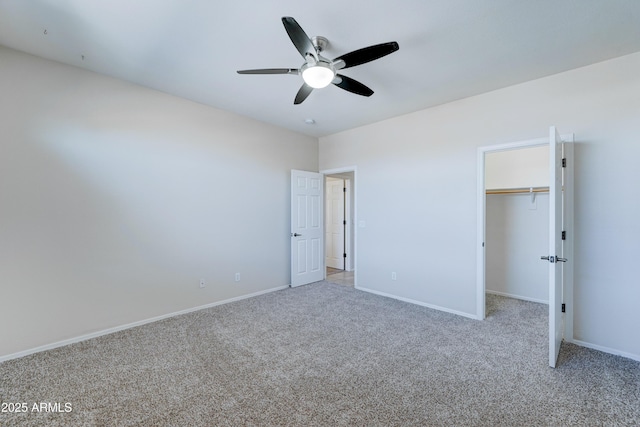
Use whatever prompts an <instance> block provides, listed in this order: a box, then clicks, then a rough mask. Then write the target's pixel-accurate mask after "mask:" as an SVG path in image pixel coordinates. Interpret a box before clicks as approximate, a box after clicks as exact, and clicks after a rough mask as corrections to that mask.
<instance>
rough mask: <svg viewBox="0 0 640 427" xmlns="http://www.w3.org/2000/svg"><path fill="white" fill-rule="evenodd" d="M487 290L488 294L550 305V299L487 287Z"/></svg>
mask: <svg viewBox="0 0 640 427" xmlns="http://www.w3.org/2000/svg"><path fill="white" fill-rule="evenodd" d="M485 292H486V293H488V294H493V295H500V296H501V297H508V298H515V299H521V300H523V301H531V302H538V303H540V304H547V305H549V301H547V300H543V299H537V298H529V297H523V296H522V295H515V294H510V293H507V292H498V291H490V290H489V289H487V290H486V291H485Z"/></svg>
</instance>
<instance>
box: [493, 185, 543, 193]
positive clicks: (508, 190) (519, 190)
mask: <svg viewBox="0 0 640 427" xmlns="http://www.w3.org/2000/svg"><path fill="white" fill-rule="evenodd" d="M548 192H549V187H522V188H493V189H487V194H521V193H522V194H529V193H548Z"/></svg>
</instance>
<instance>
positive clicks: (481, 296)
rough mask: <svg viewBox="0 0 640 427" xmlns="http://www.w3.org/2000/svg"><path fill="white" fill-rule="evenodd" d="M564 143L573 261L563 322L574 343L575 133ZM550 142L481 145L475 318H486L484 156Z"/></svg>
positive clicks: (568, 273) (568, 248)
mask: <svg viewBox="0 0 640 427" xmlns="http://www.w3.org/2000/svg"><path fill="white" fill-rule="evenodd" d="M560 137H561V139H562V142H563V143H565V144H564V149H565V157H567V158H568V159H570V160H571V161H569V163H568V164H567V168H566V170H565V177H566V183H565V196H566V197H565V201H566V203H565V221H566V223H565V225H564V229H565V231H566V232H567V236H568V238H567V240H566V241H565V247H564V249H565V254H566V258H568V259H570V260H571V261H572V262H570V263H567V264H568V265H567V266H566V267H569V268H565V270H564V280H563V282H564V283H563V299H564V302H565V304H566V312H565V321H564V339H565V341H568V342H571V341H572V340H573V267H572V266H573V242H574V238H573V236H574V234H573V185H574V183H573V168H574V165H573V163H574V161H575V158H574V156H573V142H574V135H573V134H565V135H561V136H560ZM544 145H549V137H548V136H547V137H543V138H535V139H529V140H524V141H517V142H511V143H506V144H496V145H489V146H484V147H478V152H477V169H476V170H477V180H476V182H477V193H476V199H477V205H476V206H477V213H476V220H477V222H476V232H477V245H478V246H477V248H478V250H477V253H476V303H477V305H476V318H477V319H480V320H484V319H485V317H486V301H485V294H486V283H485V272H486V256H485V247H484V244H485V241H486V240H485V239H486V186H485V156H486V154H487V153H492V152H498V151H509V150H517V149H520V148H532V147H538V146H544Z"/></svg>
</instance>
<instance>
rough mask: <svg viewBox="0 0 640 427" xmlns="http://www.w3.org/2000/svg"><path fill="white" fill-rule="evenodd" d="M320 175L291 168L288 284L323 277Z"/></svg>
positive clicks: (304, 282) (295, 284)
mask: <svg viewBox="0 0 640 427" xmlns="http://www.w3.org/2000/svg"><path fill="white" fill-rule="evenodd" d="M323 200H324V194H323V175H322V174H319V173H315V172H306V171H299V170H292V171H291V286H300V285H306V284H307V283H312V282H317V281H319V280H322V279H324V253H323V247H324V243H323V235H324V232H323V221H322V208H323Z"/></svg>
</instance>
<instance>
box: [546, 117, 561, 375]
mask: <svg viewBox="0 0 640 427" xmlns="http://www.w3.org/2000/svg"><path fill="white" fill-rule="evenodd" d="M562 145H563V144H562V140H561V138H560V134H559V133H558V131H557V129H556V128H555V126H552V127H551V128H550V130H549V173H550V176H549V255H548V256H545V257H543V258H546V259H547V260H548V261H549V366H551V367H552V368H555V366H556V362H557V360H558V354H559V353H560V345H561V344H562V335H563V329H564V328H563V326H564V325H563V315H562V286H563V274H562V270H563V265H564V264H563V263H564V262H566V259H565V258H563V247H562V246H563V245H562V243H563V241H562V223H563V221H562V215H563V203H562V199H563V187H562V184H563V179H562V178H563V177H562V175H563V169H562Z"/></svg>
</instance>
